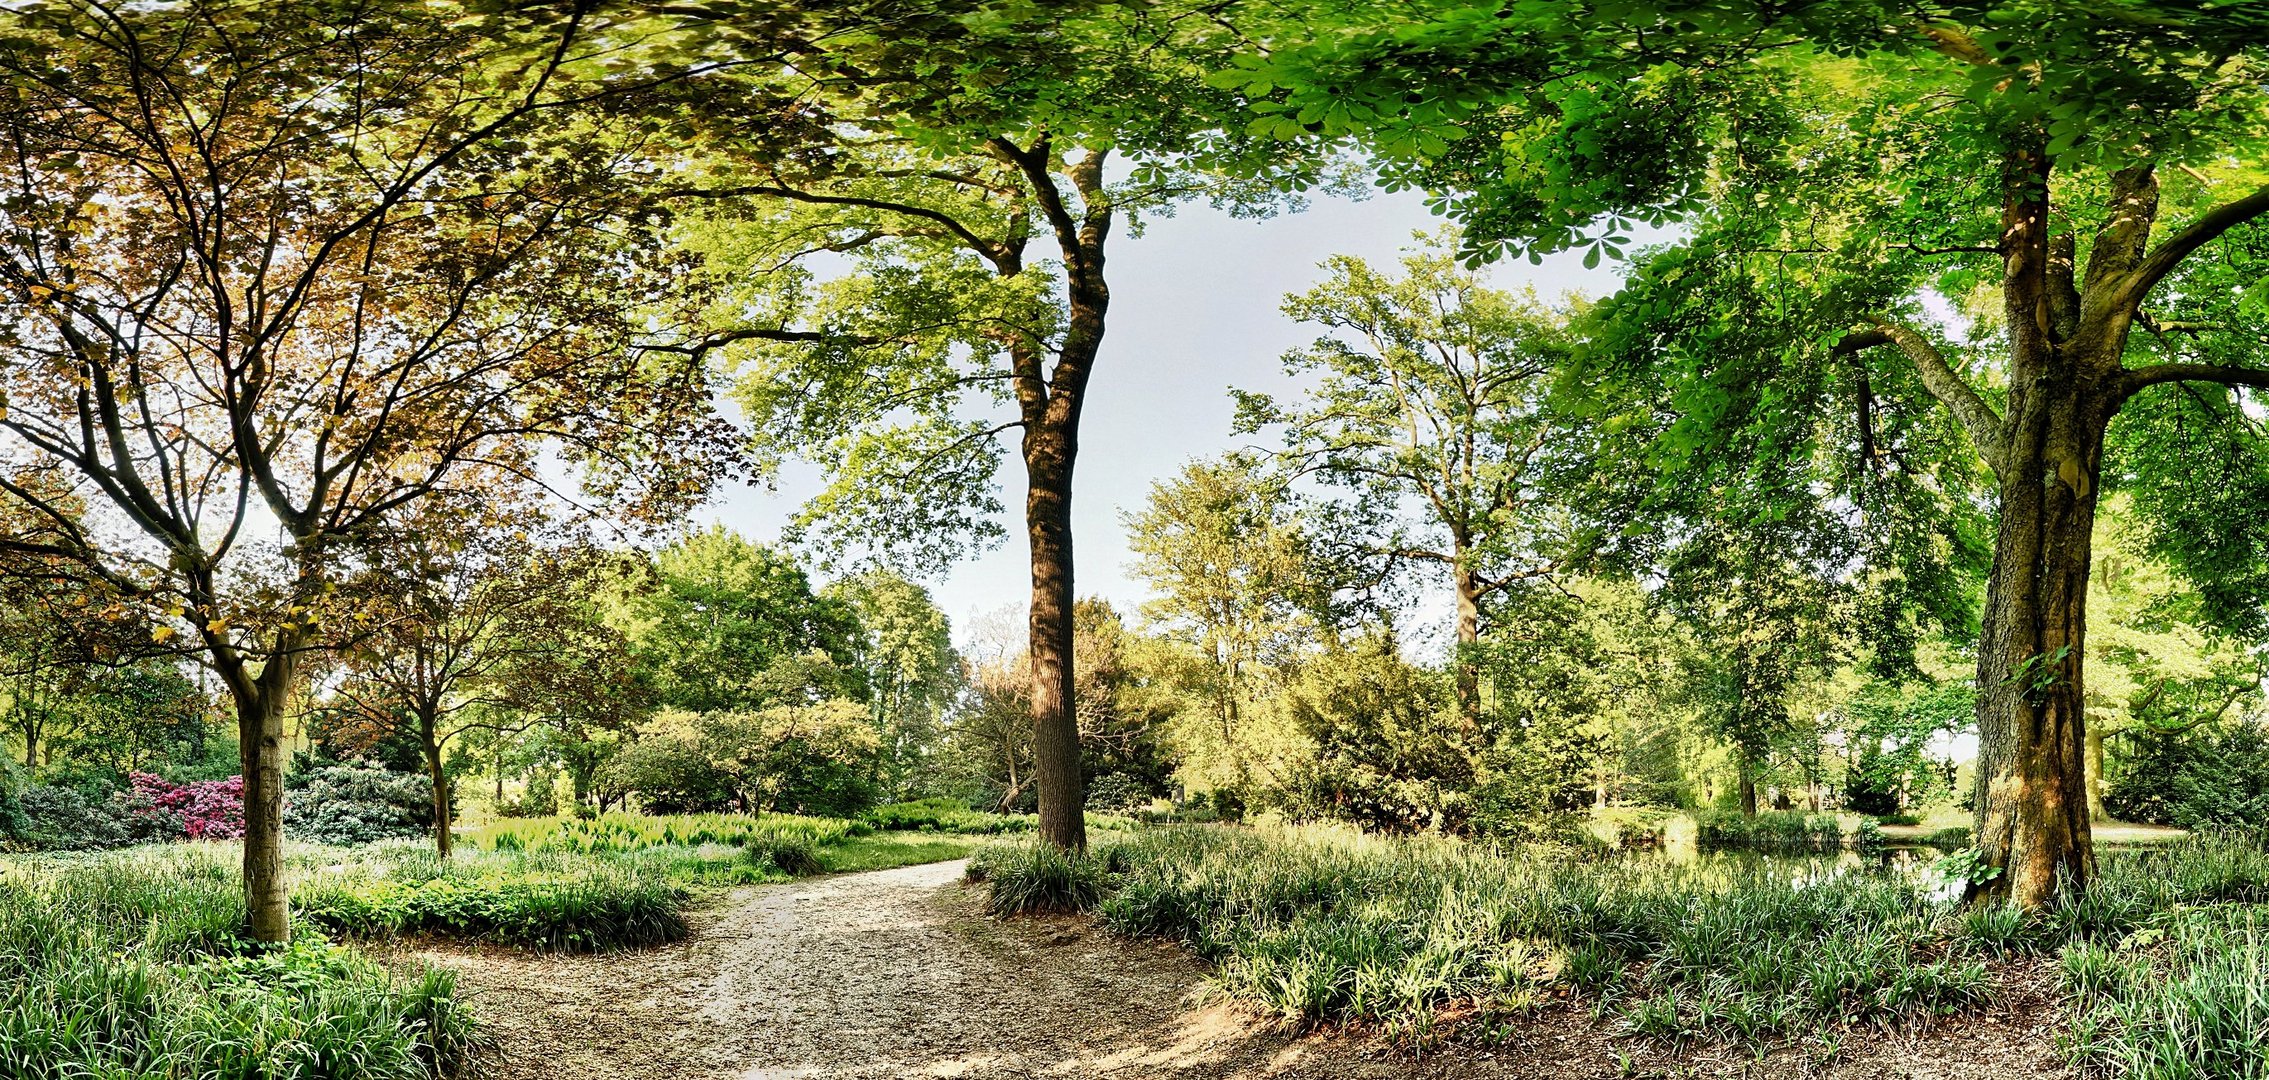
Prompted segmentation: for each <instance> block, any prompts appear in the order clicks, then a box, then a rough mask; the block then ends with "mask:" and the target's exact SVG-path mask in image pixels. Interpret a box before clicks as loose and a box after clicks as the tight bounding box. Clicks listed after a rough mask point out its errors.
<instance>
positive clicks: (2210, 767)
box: [2104, 720, 2269, 829]
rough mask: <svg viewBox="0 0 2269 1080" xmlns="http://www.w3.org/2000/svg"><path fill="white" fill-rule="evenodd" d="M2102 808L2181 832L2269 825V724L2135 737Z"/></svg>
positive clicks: (2250, 723)
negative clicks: (2176, 827)
mask: <svg viewBox="0 0 2269 1080" xmlns="http://www.w3.org/2000/svg"><path fill="white" fill-rule="evenodd" d="M2129 734H2130V735H2131V736H2132V738H2130V739H2129V740H2127V747H2126V753H2125V754H2124V755H2123V758H2122V761H2121V764H2120V766H2119V771H2118V772H2117V773H2115V774H2114V776H2113V779H2112V782H2111V788H2110V790H2109V791H2108V792H2107V793H2106V794H2105V796H2104V803H2105V805H2106V807H2107V808H2109V809H2110V810H2111V812H2112V813H2114V814H2117V815H2118V816H2119V817H2121V818H2122V819H2124V820H2128V821H2147V822H2153V823H2156V824H2160V825H2179V826H2181V827H2183V828H2188V829H2195V828H2212V827H2215V826H2240V827H2245V828H2261V827H2264V826H2269V725H2264V724H2263V723H2261V722H2260V721H2256V720H2242V721H2237V722H2234V723H2228V724H2221V725H2214V726H2210V727H2206V728H2201V729H2198V730H2194V731H2187V732H2181V731H2156V730H2152V729H2150V728H2141V729H2136V730H2132V731H2130V732H2129Z"/></svg>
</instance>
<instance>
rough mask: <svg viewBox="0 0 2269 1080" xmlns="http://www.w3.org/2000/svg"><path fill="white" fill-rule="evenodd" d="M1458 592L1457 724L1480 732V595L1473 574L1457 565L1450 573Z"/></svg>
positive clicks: (1451, 580)
mask: <svg viewBox="0 0 2269 1080" xmlns="http://www.w3.org/2000/svg"><path fill="white" fill-rule="evenodd" d="M1450 584H1451V585H1452V586H1453V587H1455V589H1456V590H1457V602H1458V630H1457V632H1458V640H1457V662H1456V663H1457V706H1458V722H1459V723H1460V724H1461V725H1463V726H1464V727H1465V730H1467V731H1469V732H1470V731H1478V730H1480V729H1481V666H1480V663H1479V661H1478V660H1477V659H1476V657H1475V656H1474V650H1475V649H1476V648H1478V647H1479V646H1480V644H1481V593H1480V587H1479V586H1478V585H1477V584H1476V583H1475V581H1474V578H1473V571H1471V570H1468V569H1466V568H1465V567H1464V566H1462V565H1461V566H1458V567H1457V568H1456V569H1454V570H1452V571H1450Z"/></svg>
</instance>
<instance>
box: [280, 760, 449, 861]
mask: <svg viewBox="0 0 2269 1080" xmlns="http://www.w3.org/2000/svg"><path fill="white" fill-rule="evenodd" d="M286 787H287V788H288V790H287V792H286V794H285V796H284V828H285V829H287V830H289V831H290V833H291V835H292V836H294V837H297V838H299V839H302V840H310V841H313V842H315V843H319V844H368V843H371V842H373V841H377V840H391V839H397V838H401V837H411V836H423V835H425V834H427V833H429V832H431V831H432V829H433V786H432V782H431V781H429V780H428V779H426V778H425V777H423V776H417V775H412V774H409V773H398V772H392V771H389V770H386V769H381V768H376V767H374V766H367V765H324V766H319V767H315V768H310V769H307V770H305V771H303V772H297V773H294V774H292V777H291V779H290V781H289V782H288V783H287V785H286Z"/></svg>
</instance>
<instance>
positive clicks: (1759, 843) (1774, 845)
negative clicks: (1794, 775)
mask: <svg viewBox="0 0 2269 1080" xmlns="http://www.w3.org/2000/svg"><path fill="white" fill-rule="evenodd" d="M1868 824H1869V825H1870V826H1872V825H1873V824H1874V823H1873V822H1869V823H1868ZM1699 826H1700V837H1701V842H1702V846H1703V847H1704V848H1706V849H1712V850H1715V849H1722V848H1737V849H1743V850H1749V851H1775V852H1820V851H1840V850H1842V849H1843V847H1844V831H1843V825H1842V824H1841V823H1840V822H1838V821H1837V820H1836V817H1835V815H1833V814H1805V813H1801V812H1798V811H1781V812H1775V813H1764V814H1758V815H1756V816H1755V817H1748V816H1744V815H1742V814H1737V813H1720V814H1709V815H1705V816H1703V817H1702V818H1701V820H1700V822H1699ZM1880 835H1881V834H1880V833H1877V834H1876V836H1877V838H1878V840H1879V839H1880Z"/></svg>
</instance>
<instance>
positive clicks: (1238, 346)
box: [700, 194, 1616, 642]
mask: <svg viewBox="0 0 2269 1080" xmlns="http://www.w3.org/2000/svg"><path fill="white" fill-rule="evenodd" d="M1440 224H1441V222H1440V221H1439V220H1438V219H1436V218H1434V217H1433V216H1432V215H1430V214H1429V213H1427V211H1426V208H1425V206H1424V205H1423V203H1422V202H1421V201H1420V199H1419V198H1418V197H1417V196H1415V195H1409V194H1404V195H1379V196H1376V197H1373V198H1371V199H1367V200H1363V201H1360V202H1358V201H1351V200H1346V199H1336V198H1320V199H1317V200H1316V202H1315V204H1314V205H1313V206H1312V207H1311V208H1310V209H1308V210H1306V211H1304V212H1301V213H1297V214H1289V215H1284V216H1280V217H1276V218H1272V219H1269V220H1266V221H1259V222H1254V221H1240V220H1237V219H1233V218H1230V217H1229V216H1227V215H1225V214H1222V213H1219V212H1216V211H1214V210H1212V209H1210V208H1206V207H1189V208H1185V209H1183V210H1182V211H1181V213H1180V214H1179V215H1177V216H1175V217H1172V218H1157V219H1153V220H1151V221H1150V222H1149V228H1148V229H1147V231H1146V232H1145V233H1144V235H1143V236H1142V238H1141V239H1131V238H1129V237H1127V236H1125V235H1123V234H1122V235H1119V236H1115V237H1113V238H1112V241H1111V247H1110V250H1109V258H1110V281H1111V313H1110V323H1109V327H1108V330H1107V333H1106V336H1105V338H1104V343H1103V351H1102V354H1101V356H1100V357H1099V359H1098V360H1097V362H1096V367H1095V372H1094V374H1093V376H1092V377H1091V381H1090V383H1089V391H1088V399H1087V405H1086V408H1085V410H1084V412H1083V414H1082V417H1081V431H1080V454H1079V462H1078V471H1077V473H1076V474H1075V478H1074V488H1073V497H1072V531H1073V554H1074V574H1075V581H1076V583H1077V587H1078V591H1079V594H1080V595H1081V596H1101V597H1103V598H1105V599H1108V600H1110V601H1111V602H1112V603H1113V604H1114V605H1116V606H1117V607H1118V608H1119V609H1120V610H1121V611H1123V612H1125V613H1127V614H1128V615H1130V616H1132V615H1133V614H1134V612H1135V609H1136V607H1138V606H1139V605H1140V604H1141V602H1142V600H1143V598H1144V595H1145V589H1144V588H1143V586H1142V584H1141V583H1140V582H1139V581H1137V580H1135V579H1134V578H1133V577H1132V576H1131V575H1130V574H1129V573H1128V566H1127V564H1128V562H1129V561H1130V559H1131V556H1130V554H1129V553H1128V551H1127V546H1126V542H1125V537H1124V535H1123V530H1122V527H1121V524H1120V518H1121V514H1122V513H1123V512H1126V511H1131V510H1136V509H1139V508H1140V507H1141V506H1142V504H1143V502H1144V500H1145V499H1146V498H1147V497H1148V495H1149V492H1150V486H1151V484H1152V482H1154V481H1157V480H1162V479H1165V478H1167V477H1170V476H1172V475H1174V474H1175V473H1176V472H1178V471H1180V469H1181V467H1182V465H1183V463H1185V462H1188V461H1190V460H1192V459H1195V458H1203V457H1210V456H1213V455H1216V454H1219V453H1221V452H1223V451H1225V450H1228V449H1231V448H1233V447H1235V446H1238V445H1241V444H1242V443H1243V442H1245V441H1247V440H1240V439H1237V438H1235V437H1233V436H1232V435H1231V433H1230V420H1231V416H1232V413H1233V411H1234V409H1233V406H1232V404H1231V401H1230V398H1229V394H1228V388H1229V387H1231V386H1235V387H1238V388H1240V389H1247V390H1263V391H1271V392H1283V391H1285V390H1287V389H1289V388H1290V387H1291V385H1292V384H1291V383H1290V382H1289V380H1287V379H1286V377H1285V376H1284V374H1283V369H1282V366H1281V365H1280V363H1279V361H1278V358H1279V357H1280V356H1281V355H1282V354H1283V353H1284V352H1285V350H1287V349H1290V348H1293V347H1295V346H1299V345H1303V344H1306V343H1307V342H1309V341H1311V340H1313V339H1314V338H1315V337H1316V336H1317V333H1318V330H1317V328H1315V327H1304V326H1301V325H1300V324H1298V323H1296V322H1294V321H1293V320H1292V319H1290V318H1288V317H1286V316H1285V315H1284V314H1283V313H1282V312H1281V311H1280V310H1278V305H1279V304H1280V303H1281V302H1282V300H1283V297H1284V295H1285V294H1286V293H1290V292H1297V291H1301V290H1305V289H1306V288H1308V287H1309V286H1310V285H1312V284H1314V283H1315V281H1316V280H1317V279H1318V277H1319V276H1320V272H1319V270H1318V269H1317V264H1318V263H1320V262H1322V261H1323V260H1324V258H1326V257H1327V256H1330V255H1335V254H1350V255H1359V256H1362V257H1363V258H1365V259H1369V260H1371V261H1372V262H1373V263H1374V264H1376V265H1380V266H1382V267H1385V266H1391V265H1392V264H1393V262H1394V260H1395V259H1396V257H1397V256H1398V255H1399V253H1400V252H1401V250H1402V249H1403V248H1405V247H1408V246H1410V245H1411V243H1412V234H1413V233H1414V232H1416V231H1420V230H1426V231H1431V230H1432V229H1435V228H1437V227H1439V225H1440ZM1615 275H1616V270H1615V269H1614V268H1613V267H1612V264H1604V265H1602V266H1600V267H1599V268H1598V269H1596V270H1589V271H1587V270H1585V269H1583V265H1582V260H1581V255H1580V254H1575V255H1560V256H1555V257H1552V258H1548V259H1546V260H1545V261H1544V264H1543V265H1541V266H1531V265H1529V263H1528V262H1527V261H1526V260H1525V259H1515V260H1512V261H1511V262H1509V263H1505V264H1501V265H1499V266H1498V267H1497V268H1496V269H1495V276H1496V278H1497V281H1498V284H1499V285H1501V286H1503V287H1508V288H1515V287H1519V286H1521V285H1533V286H1534V287H1535V288H1536V291H1537V292H1538V293H1539V294H1540V295H1542V296H1544V297H1545V298H1547V299H1556V298H1558V297H1559V296H1561V295H1563V294H1566V293H1569V292H1579V293H1583V294H1585V295H1590V296H1599V295H1602V294H1604V293H1607V292H1609V291H1611V290H1612V289H1613V287H1614V284H1615ZM1013 435H1014V433H1010V437H1011V438H1012V439H1013ZM1000 481H1001V486H1002V502H1003V503H1004V504H1006V505H1007V506H1008V507H1009V512H1010V515H1011V517H1012V520H1009V521H1006V522H1004V525H1006V526H1007V527H1008V531H1009V539H1008V540H1007V541H1006V542H1005V543H1003V544H1001V545H1000V546H998V547H996V548H994V549H993V550H992V551H990V552H987V553H986V554H984V555H981V556H979V557H977V558H974V559H972V560H969V561H967V562H964V563H962V564H960V565H959V566H957V567H955V568H954V569H953V570H952V571H951V572H950V573H948V574H947V575H946V576H944V577H943V578H941V579H938V580H934V581H931V582H928V584H929V585H930V588H931V591H932V593H933V594H934V595H935V596H936V598H937V602H938V606H939V607H941V608H943V609H944V610H945V612H946V614H947V615H948V616H950V617H951V618H952V619H953V623H954V629H955V637H956V639H957V640H962V641H964V642H966V641H967V640H968V631H969V629H970V628H972V626H973V625H974V624H976V623H977V622H978V621H979V620H980V619H981V618H983V617H985V616H987V615H990V614H992V613H995V612H998V611H1000V610H1001V609H1002V608H1004V607H1008V606H1011V605H1014V606H1016V607H1019V608H1021V607H1022V605H1023V604H1024V603H1025V601H1026V599H1027V597H1028V595H1029V589H1030V579H1029V577H1028V575H1027V571H1026V548H1025V543H1024V539H1023V529H1022V526H1021V523H1020V522H1018V521H1016V520H1013V518H1014V517H1015V516H1016V515H1018V514H1019V513H1020V512H1021V508H1022V506H1023V495H1024V484H1023V476H1022V473H1021V471H1020V470H1019V469H1018V468H1017V467H1016V466H1015V464H1014V463H1013V462H1011V463H1009V464H1008V465H1006V466H1004V467H1003V468H1002V470H1001V473H1000ZM817 489H818V480H817V478H816V476H815V474H813V473H811V472H808V471H802V472H790V473H789V474H787V475H784V476H783V477H782V478H781V482H780V485H779V490H778V491H776V492H774V491H764V490H762V489H757V488H738V489H734V490H729V491H726V492H724V493H722V494H721V495H720V496H719V497H718V499H717V501H716V502H714V503H713V504H712V505H711V506H710V507H709V508H708V509H707V510H706V511H705V512H704V514H703V515H702V519H701V521H700V524H703V525H706V524H708V523H709V522H721V523H723V524H725V525H726V526H728V527H731V528H733V529H736V530H739V531H740V532H742V533H744V534H747V535H749V536H751V537H753V538H756V539H760V540H763V541H764V542H767V543H773V542H776V541H777V540H778V538H779V531H780V525H781V523H782V522H783V521H785V520H786V518H787V516H788V514H789V513H790V512H791V511H792V510H793V509H794V508H795V507H796V506H797V505H799V504H800V503H801V502H802V501H803V500H804V499H806V498H808V497H810V496H811V495H812V494H813V493H814V492H815V491H816V490H817Z"/></svg>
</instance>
